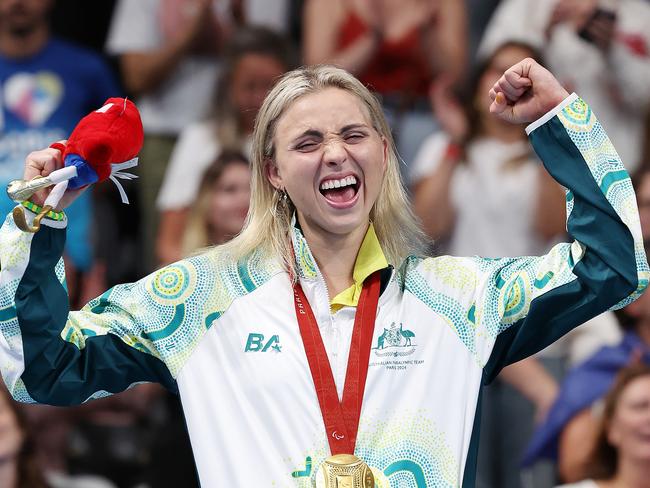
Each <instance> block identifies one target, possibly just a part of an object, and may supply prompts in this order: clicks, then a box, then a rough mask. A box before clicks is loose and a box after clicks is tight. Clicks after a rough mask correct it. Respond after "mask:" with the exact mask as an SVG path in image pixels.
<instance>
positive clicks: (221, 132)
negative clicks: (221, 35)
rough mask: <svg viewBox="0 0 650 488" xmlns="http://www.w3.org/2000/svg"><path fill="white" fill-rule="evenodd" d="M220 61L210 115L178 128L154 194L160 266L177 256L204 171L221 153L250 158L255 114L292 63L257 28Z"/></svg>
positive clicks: (286, 51)
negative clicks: (157, 211)
mask: <svg viewBox="0 0 650 488" xmlns="http://www.w3.org/2000/svg"><path fill="white" fill-rule="evenodd" d="M224 59H225V61H224V64H223V71H222V77H221V80H220V82H219V88H218V91H217V96H216V100H215V103H214V107H213V111H212V114H211V117H209V118H208V119H206V120H202V121H199V122H196V123H194V124H191V125H189V126H188V127H187V128H185V129H184V130H183V132H182V133H181V136H180V137H179V140H178V143H177V144H176V146H175V147H174V151H173V153H172V156H171V160H170V163H169V167H168V169H167V172H166V174H165V178H164V181H163V184H162V187H161V189H160V194H159V195H158V200H157V207H158V210H159V211H160V212H161V216H160V230H159V233H158V238H157V244H156V249H157V256H158V260H159V262H160V263H170V262H173V261H176V260H178V259H180V258H181V257H182V252H181V248H182V236H183V234H184V230H185V226H186V222H187V215H188V213H189V209H190V206H191V205H192V203H193V202H194V201H195V199H196V195H197V193H198V191H199V184H200V182H201V177H202V175H203V173H204V171H205V170H206V168H207V167H208V166H209V165H210V164H211V163H212V162H214V161H215V159H216V158H217V157H218V156H219V154H220V153H221V152H222V151H238V152H241V153H243V154H244V156H248V155H249V152H250V144H251V141H250V136H251V134H252V132H253V125H254V124H255V117H256V115H257V111H258V110H259V108H260V106H261V104H262V101H263V100H264V97H265V96H266V93H267V92H268V91H269V89H270V88H271V87H272V86H273V85H274V83H275V81H276V79H277V78H278V77H280V76H281V75H282V74H283V73H284V72H285V71H287V70H289V69H291V68H292V67H293V65H294V56H293V53H292V49H291V46H290V45H289V43H288V41H286V40H285V38H284V37H282V36H281V35H279V34H276V33H274V32H273V31H270V30H268V29H265V28H262V27H254V28H244V29H242V30H240V31H238V32H237V33H236V35H235V36H234V38H233V39H232V42H231V43H230V44H229V45H228V47H227V48H226V53H225V58H224Z"/></svg>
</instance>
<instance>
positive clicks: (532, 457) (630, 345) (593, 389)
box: [524, 294, 650, 482]
mask: <svg viewBox="0 0 650 488" xmlns="http://www.w3.org/2000/svg"><path fill="white" fill-rule="evenodd" d="M624 312H625V313H624V315H625V317H626V320H624V322H623V327H624V329H626V333H625V336H624V338H623V340H622V341H621V342H620V343H619V344H617V345H615V346H607V347H604V348H602V349H601V350H600V351H598V352H597V353H596V354H595V355H594V356H592V357H591V358H589V359H588V360H587V361H586V362H584V363H583V364H581V365H580V366H578V367H577V368H575V369H574V370H572V371H571V372H569V374H568V375H567V377H566V379H565V380H564V382H563V383H562V386H561V389H560V394H559V395H558V398H557V400H556V402H555V404H554V405H553V407H552V408H551V410H550V412H549V415H548V417H547V418H546V419H545V421H544V423H543V424H542V425H540V426H539V427H538V429H537V431H536V432H535V435H534V436H533V439H532V441H531V443H530V445H529V447H528V449H527V452H526V455H525V458H524V464H525V465H532V464H533V463H535V462H536V461H537V460H539V459H543V458H547V459H557V460H558V468H559V474H560V477H561V479H562V480H563V481H565V482H575V481H579V480H581V479H583V478H584V477H585V476H586V466H587V464H588V455H589V453H590V448H591V447H592V446H593V443H594V441H595V439H596V432H597V428H596V426H597V424H598V418H597V416H595V410H594V408H593V407H594V406H595V405H597V404H598V403H599V401H600V399H601V398H602V397H603V396H604V395H605V393H606V392H607V390H608V389H609V388H610V387H611V386H612V384H613V382H614V379H615V377H616V375H617V374H618V372H619V371H620V370H621V369H622V368H624V367H625V366H626V365H628V364H629V363H630V362H632V361H633V360H640V361H642V362H645V363H646V364H650V295H648V294H646V295H643V296H642V297H641V298H640V299H639V301H637V302H635V303H633V304H630V305H628V306H627V307H626V308H625V310H624Z"/></svg>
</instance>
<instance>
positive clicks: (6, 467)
mask: <svg viewBox="0 0 650 488" xmlns="http://www.w3.org/2000/svg"><path fill="white" fill-rule="evenodd" d="M0 486H6V487H7V488H12V487H14V486H18V463H17V462H16V461H15V459H7V460H0Z"/></svg>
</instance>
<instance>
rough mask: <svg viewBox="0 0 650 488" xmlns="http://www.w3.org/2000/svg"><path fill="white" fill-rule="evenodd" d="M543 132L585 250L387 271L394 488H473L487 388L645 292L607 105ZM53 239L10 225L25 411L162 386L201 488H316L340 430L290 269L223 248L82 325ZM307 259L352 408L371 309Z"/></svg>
mask: <svg viewBox="0 0 650 488" xmlns="http://www.w3.org/2000/svg"><path fill="white" fill-rule="evenodd" d="M527 130H528V132H529V134H530V139H531V142H532V144H533V146H534V148H535V150H536V151H537V153H538V155H539V156H540V158H541V159H542V161H543V162H544V164H545V166H546V168H547V169H548V171H549V172H550V173H551V174H552V175H553V177H554V178H555V179H556V180H557V181H559V182H560V183H561V184H562V185H564V186H565V187H566V188H568V191H567V214H568V221H567V230H568V232H569V234H570V235H571V237H572V238H573V239H574V241H573V242H572V243H562V244H558V245H556V246H555V247H553V248H552V249H551V250H550V252H549V253H548V254H546V255H545V256H541V257H520V258H502V259H483V258H479V257H450V256H442V257H435V258H421V257H411V258H409V259H407V260H406V261H405V262H403V263H393V264H395V267H394V268H392V267H389V268H386V269H385V270H383V272H382V273H383V275H382V278H383V279H382V293H381V296H380V301H379V308H378V313H377V320H376V324H375V335H374V339H373V341H374V342H373V349H372V351H371V359H370V366H369V371H368V380H367V385H366V392H365V397H364V402H363V410H362V417H361V422H360V426H359V434H358V439H357V444H356V454H357V455H358V456H359V457H361V458H363V459H364V460H365V461H366V462H367V463H368V464H369V465H370V466H371V467H372V469H373V471H374V473H375V478H376V480H377V486H378V487H383V488H387V487H393V488H394V487H398V486H399V487H418V488H423V487H434V486H435V487H460V486H463V487H471V486H473V485H474V479H475V467H476V454H477V447H478V442H477V441H478V422H479V418H480V416H479V415H477V410H478V409H479V408H480V403H481V391H482V385H483V384H485V383H486V382H489V381H490V380H491V379H492V378H494V376H495V375H496V374H497V373H498V372H499V370H500V369H501V368H502V367H504V366H505V365H507V364H510V363H512V362H515V361H518V360H520V359H522V358H525V357H527V356H530V355H531V354H534V353H535V352H537V351H539V350H541V349H543V348H544V347H546V346H547V345H548V344H550V343H551V342H553V341H554V340H556V339H557V338H559V337H560V336H562V335H563V334H565V333H566V332H568V331H569V330H571V329H572V328H574V327H576V326H577V325H579V324H581V323H583V322H584V321H586V320H587V319H589V318H590V317H593V316H595V315H597V314H599V313H601V312H603V311H605V310H607V309H611V308H619V307H622V306H624V305H626V304H628V303H630V302H631V301H632V300H634V299H635V298H636V297H638V296H639V294H640V293H641V292H642V291H643V290H644V289H645V287H646V286H647V283H648V277H649V271H648V264H647V261H646V257H645V253H644V249H643V243H642V239H641V232H640V227H639V217H638V212H637V207H636V201H635V195H634V192H633V190H632V185H631V183H630V179H629V177H628V175H627V173H626V171H625V169H624V168H623V165H622V164H621V161H620V159H619V157H618V155H617V154H616V151H615V150H614V148H613V147H612V144H611V143H610V141H609V139H608V137H607V135H606V134H605V132H604V131H603V129H602V127H601V125H600V124H599V123H598V121H597V120H596V117H595V116H594V114H593V113H592V112H591V110H590V108H589V107H588V106H587V105H586V104H585V103H584V102H583V101H582V100H581V99H579V98H578V97H577V96H576V95H572V96H571V97H569V98H567V99H566V100H565V101H564V102H563V103H562V104H561V105H559V106H558V107H557V108H556V109H554V110H553V111H552V112H550V113H548V114H547V115H546V116H544V117H543V118H542V119H540V120H539V121H537V122H535V123H534V124H532V125H531V126H530V127H529V128H528V129H527ZM512 211H513V212H516V211H517V209H516V208H513V209H512ZM502 218H504V219H507V218H508V215H503V216H502ZM46 225H47V226H46V227H45V228H42V229H41V230H40V231H39V232H38V233H37V234H35V235H32V234H26V233H23V232H21V231H20V230H18V229H17V228H16V226H15V225H14V223H13V221H12V218H11V216H9V217H8V218H7V220H6V222H5V224H4V226H3V227H2V230H1V231H0V264H1V267H2V270H1V274H0V366H1V369H2V375H3V378H4V381H5V383H6V385H7V386H8V387H9V389H10V390H11V392H12V394H13V395H14V397H15V398H17V399H18V400H21V401H24V402H34V401H36V402H42V403H49V404H55V405H73V404H78V403H81V402H85V401H87V400H90V399H93V398H99V397H102V396H106V395H109V394H111V393H116V392H119V391H122V390H124V389H126V388H128V387H129V386H131V385H134V384H137V383H139V382H147V381H155V382H159V383H162V384H163V385H165V386H166V387H167V388H169V389H170V390H172V391H177V392H179V393H180V397H181V400H182V403H183V406H184V411H185V416H186V418H187V425H188V429H189V433H190V437H191V440H192V445H193V448H194V453H195V458H196V462H197V467H198V472H199V477H200V479H201V483H202V485H203V486H207V487H221V486H233V487H235V486H236V487H252V486H255V487H261V486H273V487H310V486H312V483H313V479H314V472H315V470H316V467H317V466H318V465H319V464H320V463H321V462H322V461H323V459H324V458H325V457H326V456H328V455H329V452H328V451H329V448H328V443H327V438H326V436H327V435H328V433H326V432H325V429H324V426H323V420H322V417H321V413H320V409H319V405H318V400H317V397H316V395H315V391H314V386H313V383H312V379H311V376H310V372H309V367H308V364H307V361H306V357H305V352H304V349H303V345H302V342H301V339H300V334H299V331H298V324H297V321H296V316H295V310H294V302H293V293H292V285H291V281H290V279H289V277H288V275H287V273H286V272H285V271H284V270H283V269H282V267H281V266H280V264H279V263H278V262H276V261H275V260H269V259H265V258H263V257H261V256H252V257H250V259H247V260H242V261H240V262H232V261H231V260H228V259H227V257H225V256H223V255H222V254H221V253H220V251H219V249H218V248H217V249H216V250H214V251H211V252H208V253H206V254H203V255H200V256H197V257H193V258H190V259H186V260H183V261H180V262H178V263H176V264H173V265H171V266H168V267H166V268H163V269H161V270H159V271H157V272H155V273H153V274H152V275H150V276H148V277H146V278H144V279H142V280H141V281H138V282H137V283H133V284H127V285H120V286H117V287H115V288H113V289H111V290H109V291H107V292H106V293H104V294H103V295H102V296H100V297H99V298H96V299H95V300H93V301H91V302H90V303H89V304H88V305H87V306H86V307H85V308H84V309H83V310H81V311H78V312H70V311H69V309H68V299H67V294H66V289H65V282H64V270H63V264H62V261H61V253H62V252H63V244H64V241H65V230H64V228H63V227H65V222H62V223H56V222H49V223H47V224H46ZM293 244H294V249H295V255H296V259H297V263H298V268H299V270H300V282H301V284H302V287H303V289H304V290H305V293H306V295H307V297H308V299H309V301H310V303H311V305H312V308H313V310H314V314H315V315H316V318H317V320H318V323H319V325H320V327H321V331H322V335H323V337H325V338H326V339H325V343H326V347H327V351H328V355H329V358H330V362H331V364H332V370H333V373H334V376H335V379H336V381H337V386H338V388H339V391H340V389H341V388H342V386H343V385H342V382H343V378H344V376H345V367H346V364H347V356H348V352H349V343H350V337H351V330H352V324H353V319H354V312H355V309H354V307H344V308H342V309H341V310H339V311H338V312H336V313H334V314H332V313H330V304H329V299H328V294H327V289H326V286H325V282H324V279H323V277H322V275H321V273H320V270H319V269H318V267H317V265H316V263H315V261H314V259H313V257H312V255H311V253H310V251H309V248H308V246H307V243H306V241H305V239H304V238H303V236H302V235H301V233H300V231H299V230H298V229H294V231H293Z"/></svg>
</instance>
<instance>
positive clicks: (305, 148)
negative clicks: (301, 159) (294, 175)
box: [295, 141, 318, 152]
mask: <svg viewBox="0 0 650 488" xmlns="http://www.w3.org/2000/svg"><path fill="white" fill-rule="evenodd" d="M317 147H318V143H317V142H314V141H306V142H301V143H298V144H296V146H295V149H296V150H298V151H302V152H309V151H313V150H314V149H316V148H317Z"/></svg>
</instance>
